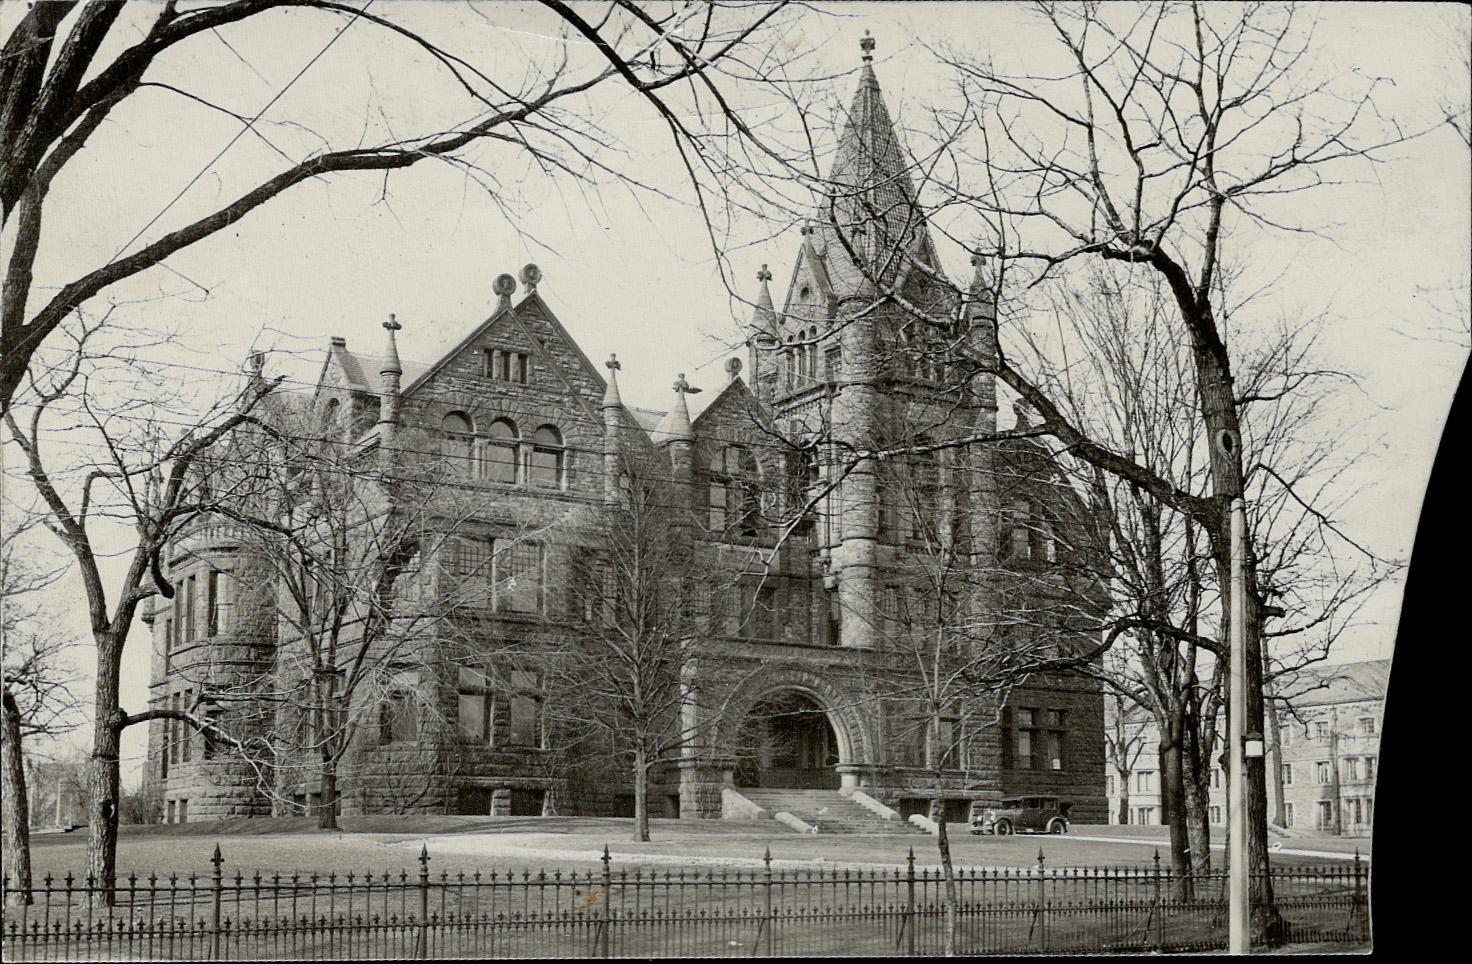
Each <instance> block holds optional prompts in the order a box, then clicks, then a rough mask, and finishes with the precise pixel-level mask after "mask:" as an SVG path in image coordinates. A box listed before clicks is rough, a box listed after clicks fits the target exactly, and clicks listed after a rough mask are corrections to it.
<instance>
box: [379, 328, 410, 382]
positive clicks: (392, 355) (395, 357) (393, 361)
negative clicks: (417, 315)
mask: <svg viewBox="0 0 1472 964" xmlns="http://www.w3.org/2000/svg"><path fill="white" fill-rule="evenodd" d="M403 327H404V326H403V325H401V324H399V320H398V319H397V318H395V317H394V316H393V314H390V315H389V316H388V321H385V322H384V323H383V329H384V331H387V332H388V345H387V346H385V348H384V351H383V365H382V367H381V368H379V370H378V373H379V374H380V375H387V374H390V373H392V374H394V375H402V374H403V373H404V366H403V365H401V364H400V363H399V345H398V340H397V339H396V338H394V332H396V331H399V330H400V329H402V328H403ZM395 385H397V382H396V383H395Z"/></svg>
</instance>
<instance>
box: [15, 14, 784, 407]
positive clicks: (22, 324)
mask: <svg viewBox="0 0 1472 964" xmlns="http://www.w3.org/2000/svg"><path fill="white" fill-rule="evenodd" d="M542 6H543V7H544V8H545V10H546V11H547V13H548V15H549V17H550V19H551V20H552V21H553V23H555V24H556V25H557V26H558V27H560V28H562V30H563V31H564V32H565V34H566V35H568V36H569V39H573V38H576V39H577V40H580V41H582V42H583V43H585V44H587V45H590V46H591V48H592V51H591V54H592V55H591V56H589V57H587V58H582V57H579V58H576V62H575V61H574V58H573V57H571V56H570V55H569V52H568V51H569V48H570V46H571V45H559V46H558V48H557V49H558V53H557V54H556V55H555V56H554V57H553V58H551V59H550V60H549V61H547V62H542V61H540V60H537V59H535V58H527V59H526V60H525V62H522V63H515V62H510V61H507V62H505V63H502V62H501V61H503V60H507V58H500V59H499V60H497V61H496V66H495V67H484V68H483V67H480V66H477V65H476V63H475V61H476V60H477V59H478V58H477V57H476V55H475V53H474V52H472V51H464V52H460V53H457V52H456V51H454V50H449V49H446V48H445V47H442V46H440V45H438V44H436V43H435V42H433V41H431V40H430V39H428V37H427V36H426V35H424V34H422V33H420V32H418V31H416V30H415V29H413V28H412V27H411V26H408V25H407V24H409V23H412V18H410V17H407V16H405V15H404V13H405V11H400V10H374V9H371V8H372V7H373V3H372V2H371V0H370V2H368V3H365V4H361V5H357V6H355V5H352V4H348V3H343V2H336V0H233V2H227V3H222V4H214V5H209V6H203V7H194V8H188V7H185V6H184V5H183V4H181V3H179V2H178V0H169V2H166V3H163V4H137V5H134V4H122V3H114V2H103V0H90V2H86V3H81V4H78V3H75V2H69V0H56V2H50V3H39V4H33V5H32V6H31V9H30V10H29V11H28V12H27V13H26V14H25V15H24V16H23V17H21V19H20V21H19V22H18V23H17V24H16V26H15V28H14V29H13V31H12V32H11V34H10V36H9V38H8V39H7V40H6V43H5V47H4V53H3V58H0V91H3V101H0V131H3V135H4V136H3V139H4V141H5V143H6V145H7V150H6V152H5V159H4V162H3V165H0V206H3V212H4V214H3V218H4V220H3V223H4V227H5V229H6V231H7V233H10V232H13V235H12V237H13V239H14V240H13V243H12V244H11V246H10V252H11V253H10V254H9V255H8V256H7V263H6V265H5V277H4V283H3V300H0V357H3V359H4V361H3V363H0V406H3V407H6V408H8V407H9V405H10V402H11V398H12V396H13V395H14V393H15V391H16V390H17V387H18V386H19V385H20V384H21V382H22V380H23V378H24V374H25V371H26V367H27V365H28V363H29V361H30V359H31V356H32V355H33V354H34V353H35V351H36V350H37V348H38V347H39V346H40V345H41V344H42V343H43V341H45V340H46V339H47V338H48V337H49V336H50V335H51V333H52V332H53V331H55V330H56V329H57V328H58V326H60V325H61V324H62V322H63V321H64V320H65V319H66V318H67V317H68V315H70V314H71V313H72V312H74V311H76V310H77V309H79V308H82V307H84V306H85V305H86V304H87V302H88V301H89V300H90V299H92V298H93V297H95V296H97V295H99V294H101V293H103V292H105V291H106V290H107V289H108V288H109V287H110V286H113V285H116V284H117V283H119V282H121V281H124V280H126V279H128V278H132V277H135V276H136V275H138V274H140V273H141V272H144V271H146V270H147V269H149V268H152V267H154V266H157V265H161V264H164V263H165V262H166V261H167V259H168V258H169V257H171V256H172V255H174V254H175V253H177V252H179V251H181V250H184V249H186V248H188V247H190V246H192V245H195V244H198V243H199V242H201V241H203V240H205V239H207V238H210V237H212V236H214V235H216V234H217V233H218V232H220V231H221V230H223V229H225V228H227V227H229V226H230V225H232V224H234V223H235V222H237V221H239V220H240V219H241V218H242V217H244V216H246V215H247V214H249V213H250V212H251V211H253V210H255V209H256V208H258V207H260V206H262V205H264V204H266V203H268V202H270V201H272V200H274V199H275V198H277V197H279V196H281V195H283V194H285V193H287V192H289V191H290V189H291V188H292V187H294V186H296V185H298V184H301V183H303V182H306V181H311V180H315V179H318V178H322V177H328V176H331V175H334V174H340V173H344V172H353V171H365V172H381V173H382V175H383V177H384V178H385V179H386V178H387V177H388V175H389V174H390V173H391V172H394V171H402V170H404V169H406V168H409V167H411V166H412V165H414V164H417V163H419V162H420V161H423V160H427V159H435V160H440V161H442V162H444V163H448V164H452V165H454V166H456V167H457V168H459V169H461V170H464V171H465V172H466V174H467V178H468V179H469V180H470V181H472V182H474V183H476V184H478V185H483V186H485V188H486V189H487V190H489V191H491V192H492V193H493V195H494V196H495V197H496V199H497V201H498V203H504V201H503V200H502V192H501V191H500V190H499V187H498V180H497V176H496V173H495V167H496V166H498V165H496V164H488V165H485V166H482V165H481V164H479V163H478V162H477V160H476V159H475V158H474V157H473V156H472V153H473V152H472V151H471V149H472V148H474V147H476V146H478V145H483V144H490V145H491V146H492V147H494V148H496V149H498V150H502V151H506V152H509V153H510V156H517V155H519V156H520V158H521V159H523V160H525V161H529V162H531V163H532V164H534V165H535V166H536V167H537V168H538V169H540V170H541V171H543V172H544V173H546V174H547V175H548V176H551V177H556V178H564V179H568V180H570V181H571V182H573V183H581V184H587V183H592V182H594V181H596V180H597V179H598V178H600V177H602V176H603V175H615V176H617V177H619V178H620V179H621V180H622V181H623V182H624V183H626V184H630V185H635V186H637V187H641V188H646V189H655V190H657V187H656V186H654V185H646V184H643V183H642V182H641V181H640V180H639V178H638V176H637V174H635V172H633V171H622V172H617V171H614V170H613V169H612V168H611V167H610V165H609V162H608V161H607V159H606V158H607V156H608V155H607V154H605V153H604V152H605V151H606V150H607V148H608V147H610V146H611V145H612V144H614V142H615V139H614V137H613V135H611V134H610V133H609V132H608V131H606V130H604V129H602V128H601V127H600V126H599V125H598V122H597V117H598V113H597V110H596V108H590V107H589V103H590V102H589V96H590V95H594V94H597V93H599V92H601V91H602V90H603V89H605V88H609V87H618V88H621V89H625V90H632V91H633V92H635V94H636V95H637V96H638V97H640V98H641V99H642V100H643V101H644V102H645V103H646V104H647V105H648V107H649V108H650V110H651V111H652V112H653V114H654V116H655V117H656V118H657V119H658V120H659V122H660V123H661V124H662V125H663V126H664V127H665V129H666V130H667V131H668V133H669V134H670V136H671V138H672V139H673V141H674V143H675V145H676V147H677V149H678V150H679V152H680V155H681V158H682V160H683V162H684V165H685V168H686V170H687V171H688V172H689V173H690V175H691V176H692V177H694V178H696V179H697V184H698V183H699V181H700V180H701V179H702V178H703V177H704V175H711V174H715V175H720V176H717V177H714V178H709V179H706V180H707V181H708V183H709V184H711V185H712V186H716V185H718V182H719V181H720V180H721V178H722V177H724V173H725V172H728V171H729V170H731V169H732V165H731V164H729V163H727V162H726V161H725V160H723V157H724V155H725V153H726V152H727V151H728V150H732V151H737V152H740V151H743V150H745V148H747V147H750V148H752V149H753V150H752V153H760V148H759V145H758V143H757V141H756V139H755V138H754V137H753V136H752V131H751V129H750V128H749V127H748V126H747V124H746V123H745V121H744V120H743V119H742V117H741V116H740V114H739V113H738V112H737V111H736V110H734V109H733V108H732V107H731V105H730V104H729V103H728V101H727V100H726V98H725V96H724V95H723V92H722V86H723V84H724V82H725V81H726V80H728V79H730V77H731V76H735V77H738V78H746V77H753V78H755V77H765V76H766V74H767V73H768V72H769V71H770V69H771V68H772V66H773V65H772V63H771V58H770V57H769V56H768V51H767V46H768V44H767V41H766V38H767V37H768V30H769V28H772V27H775V26H778V25H779V24H780V21H781V19H782V18H780V17H778V14H779V13H781V12H782V10H783V8H784V7H785V6H786V3H785V2H782V0H779V2H776V3H772V4H757V5H751V4H746V3H739V2H733V3H729V4H717V5H714V6H712V5H708V4H705V3H697V2H693V0H692V2H685V3H677V4H674V5H672V6H669V7H664V8H660V9H645V8H644V7H643V6H641V5H639V4H637V3H635V2H633V0H611V2H608V3H606V4H602V5H600V6H599V7H574V6H570V5H568V4H566V3H563V2H562V0H542ZM287 9H290V10H293V11H296V12H298V14H299V15H302V14H305V15H315V16H318V17H320V18H322V19H323V20H324V21H326V22H328V23H331V22H338V23H340V24H341V26H340V27H339V28H338V30H337V31H336V33H334V34H333V36H332V37H331V39H330V40H329V41H328V43H327V45H325V46H324V47H323V48H322V51H321V53H325V52H326V51H327V49H328V48H329V47H330V46H331V45H332V44H334V43H336V41H337V39H338V37H340V36H342V34H343V33H344V32H346V31H347V30H349V29H354V28H356V29H357V30H358V31H363V30H374V31H378V32H379V33H381V35H382V36H383V37H384V39H385V40H386V41H388V42H392V43H397V44H401V45H402V46H403V48H404V49H405V50H406V51H408V52H411V53H415V54H424V55H427V56H428V58H429V62H430V63H431V65H432V68H433V70H434V71H435V72H436V74H435V77H434V79H436V80H441V81H442V82H443V91H442V92H441V93H439V94H436V95H435V96H436V99H437V100H438V101H440V102H442V103H444V104H453V105H454V106H453V110H454V111H455V112H456V113H457V114H458V115H459V116H460V118H461V119H460V120H458V121H456V122H454V123H451V124H448V125H446V126H444V127H442V128H439V129H435V130H429V131H416V132H412V133H394V134H393V135H392V136H391V137H390V138H389V139H387V140H384V141H383V142H382V143H376V144H370V145H368V146H363V143H362V140H361V139H360V140H359V142H358V144H357V146H353V147H348V148H343V149H333V148H332V147H330V146H328V147H325V148H322V147H321V142H314V143H313V145H312V146H313V149H311V150H310V152H304V153H305V156H303V157H297V156H293V155H292V153H289V151H290V148H291V145H286V146H282V145H280V144H278V143H277V142H276V140H275V139H273V138H271V137H268V136H267V134H266V133H265V132H264V131H263V130H262V127H261V125H260V124H259V123H258V122H259V118H260V114H258V115H257V116H256V117H243V116H240V115H239V114H237V113H235V112H234V111H231V110H229V109H228V108H227V107H225V106H223V105H220V104H216V103H213V102H212V101H210V100H209V99H208V98H209V92H208V85H207V84H204V83H201V84H200V85H198V86H197V88H196V89H186V88H185V87H182V86H176V85H175V84H173V83H168V82H165V81H164V80H163V79H161V78H160V75H161V74H162V73H163V68H164V67H166V66H167V65H168V64H169V63H170V62H171V58H173V57H174V56H175V55H176V54H177V53H179V52H180V51H187V50H188V49H190V48H191V47H194V46H196V45H198V44H199V43H202V42H205V41H206V40H208V39H209V38H211V37H217V38H220V39H221V40H222V41H223V42H224V43H226V44H227V45H228V44H229V40H228V38H229V36H230V35H231V34H232V32H233V29H234V28H237V27H239V26H241V25H243V24H247V23H256V22H260V21H264V20H267V19H270V18H271V17H272V16H273V15H275V14H276V13H277V12H278V11H281V10H287ZM482 15H483V14H482ZM134 36H136V37H137V39H133V37H134ZM482 46H483V48H492V47H494V49H496V50H497V51H499V52H504V50H505V48H504V46H502V45H499V44H496V45H493V44H489V43H486V44H483V45H482ZM230 49H231V50H232V51H234V50H235V49H236V48H235V47H234V46H231V48H230ZM247 50H248V48H247ZM321 53H319V54H318V56H321ZM748 55H750V58H748ZM315 60H316V58H313V61H312V62H315ZM312 62H309V63H308V64H307V65H306V68H304V70H303V71H302V72H301V73H305V70H306V69H308V68H310V66H311V63H312ZM301 73H299V74H298V75H297V76H298V77H300V76H301ZM199 79H200V80H201V81H204V80H205V79H206V78H199ZM291 83H295V79H293V81H292V82H291ZM287 86H288V87H289V86H291V84H288V85H287ZM423 89H426V90H428V89H429V87H428V84H426V85H425V86H424V88H423ZM284 92H285V88H283V90H282V91H281V93H284ZM157 94H164V95H171V96H172V97H174V98H177V100H176V101H175V102H176V103H177V104H178V105H179V106H180V107H187V108H197V109H203V110H207V111H216V112H223V113H224V114H225V115H226V116H229V117H232V118H234V119H235V120H237V121H238V122H239V123H240V125H241V129H240V132H239V133H238V134H237V136H236V138H235V140H239V139H240V138H243V137H245V136H246V134H250V135H251V136H254V137H257V138H259V139H261V140H262V141H263V142H264V143H265V144H266V145H267V146H268V147H270V148H271V149H272V150H273V151H274V152H275V153H277V154H278V155H280V156H282V157H283V158H284V159H285V164H284V166H283V169H282V170H281V171H279V172H278V173H276V174H274V175H272V176H270V177H268V178H265V179H264V180H262V181H261V182H260V183H259V184H258V185H257V186H255V187H254V188H252V189H250V190H248V191H246V192H244V193H243V194H240V195H239V196H238V197H235V198H234V199H233V200H230V201H229V202H228V203H226V204H224V205H222V206H220V207H218V208H216V209H214V210H211V211H209V212H208V213H206V214H205V215H203V216H200V217H194V218H186V219H184V222H183V223H182V224H180V225H179V226H177V227H175V228H174V229H173V230H170V231H168V232H167V233H165V234H163V235H162V236H161V237H157V238H156V239H154V240H151V241H148V242H147V243H145V244H143V246H142V247H140V248H138V249H137V250H135V251H132V252H131V253H127V254H125V252H127V251H128V249H129V248H131V247H132V246H133V243H134V242H135V241H139V240H141V239H142V238H143V237H144V235H146V234H147V233H148V230H149V229H150V228H152V227H153V225H154V224H156V223H158V222H159V221H160V220H161V219H162V218H163V217H164V215H165V214H166V213H167V211H168V209H169V207H172V205H168V206H166V207H165V208H164V209H163V210H162V211H160V212H159V214H158V215H157V216H156V217H155V218H153V219H152V220H150V222H149V223H148V225H147V226H146V227H145V228H144V229H143V230H140V231H139V232H138V234H137V235H136V236H135V237H134V238H131V239H128V240H127V241H126V242H125V243H124V244H123V245H122V246H121V247H120V248H119V249H118V252H117V254H116V255H114V256H113V257H112V258H110V259H108V260H107V262H106V263H104V264H100V265H98V266H96V267H95V268H92V269H91V270H88V271H86V272H85V273H83V274H82V275H81V276H80V277H77V278H75V279H74V280H72V281H70V282H68V283H66V284H64V285H62V287H61V288H60V290H58V291H56V292H54V293H50V294H48V295H47V296H46V297H45V303H44V304H42V305H41V306H40V307H39V308H38V309H35V310H28V308H27V305H28V302H30V301H31V299H32V297H33V296H35V295H36V292H35V291H33V290H32V283H31V279H32V274H33V270H34V268H35V263H36V256H37V252H38V250H39V249H40V248H41V246H42V244H43V242H44V241H45V240H46V237H47V235H46V234H45V232H44V231H43V227H44V223H45V217H43V215H44V216H49V217H50V218H52V219H54V218H55V217H56V214H57V210H56V209H57V208H58V207H60V206H62V205H65V204H66V203H67V197H66V194H65V192H64V191H63V190H62V189H61V188H59V187H58V185H62V186H64V185H65V184H67V183H68V182H67V179H66V178H64V177H62V176H61V175H62V174H63V172H65V171H68V170H71V169H72V168H73V167H74V166H75V164H76V163H77V159H78V158H79V157H81V156H84V154H85V152H86V149H87V148H88V147H93V149H94V150H96V149H97V148H96V147H95V144H96V142H97V141H98V140H99V138H97V137H96V134H97V132H98V130H99V129H105V127H106V123H105V122H114V123H116V122H117V120H118V118H119V117H120V116H126V115H127V111H126V108H129V107H132V106H133V105H135V104H136V103H137V102H138V101H139V100H140V99H142V98H144V97H150V96H155V95H157ZM277 96H278V97H279V96H280V94H279V93H278V95H277ZM272 103H273V104H274V103H275V98H273V100H272ZM260 113H261V114H263V113H264V110H263V111H261V112H260ZM692 116H696V117H703V118H710V119H711V120H712V121H713V123H712V125H711V128H710V132H711V136H706V135H705V132H704V128H703V127H697V126H693V125H692V124H691V122H690V120H689V118H690V117H692ZM717 118H718V119H717ZM287 123H291V122H290V121H288V122H287ZM297 124H298V126H300V121H299V120H298V121H297ZM728 125H729V129H733V130H734V131H735V132H736V133H737V135H738V140H740V141H742V142H743V143H742V145H736V146H732V145H731V144H730V143H729V140H728V138H727V137H726V135H727V133H728ZM331 134H332V132H327V135H325V137H330V136H331ZM318 136H324V135H318ZM234 142H235V141H232V142H231V143H232V144H233V143H234ZM319 148H320V149H319ZM226 150H228V147H227V148H226ZM221 153H222V154H223V151H222V152H221ZM768 156H771V157H776V155H775V154H770V153H769V155H768ZM217 159H218V158H217ZM212 163H213V162H212ZM207 170H208V166H207V167H206V169H205V170H204V171H201V172H200V173H201V175H203V174H204V173H205V172H206V171H207ZM191 183H192V182H191ZM385 183H386V181H385ZM717 189H718V190H719V187H718V186H717ZM184 190H186V191H187V190H188V185H186V186H185V189H184ZM182 193H183V192H182V191H181V195H182Z"/></svg>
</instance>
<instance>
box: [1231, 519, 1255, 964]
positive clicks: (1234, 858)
mask: <svg viewBox="0 0 1472 964" xmlns="http://www.w3.org/2000/svg"><path fill="white" fill-rule="evenodd" d="M1231 511H1232V626H1231V637H1230V646H1231V657H1230V664H1229V667H1228V669H1229V673H1230V681H1229V683H1228V686H1229V688H1230V693H1231V700H1230V701H1229V703H1228V706H1227V763H1228V768H1229V770H1230V778H1229V780H1230V783H1229V787H1230V791H1231V800H1230V801H1229V813H1230V814H1231V825H1230V827H1229V828H1228V851H1227V872H1228V874H1229V875H1230V880H1229V892H1228V909H1227V910H1228V927H1227V952H1228V953H1229V954H1246V953H1247V950H1248V945H1249V943H1250V931H1249V926H1250V923H1249V921H1248V913H1249V910H1248V906H1247V899H1248V880H1249V877H1248V868H1247V761H1246V759H1245V758H1244V756H1243V752H1242V751H1243V748H1244V742H1245V739H1244V738H1245V737H1246V735H1247V734H1246V723H1247V687H1246V685H1245V681H1246V679H1247V653H1246V647H1245V646H1243V645H1242V637H1243V632H1242V630H1243V624H1244V623H1245V622H1246V619H1247V599H1246V589H1247V587H1246V580H1244V579H1243V571H1242V570H1243V565H1244V563H1245V562H1246V559H1245V558H1244V556H1245V546H1244V545H1243V544H1244V543H1245V542H1246V537H1247V533H1246V529H1247V520H1246V512H1245V511H1244V510H1243V508H1242V500H1241V499H1240V498H1235V499H1233V500H1232V510H1231Z"/></svg>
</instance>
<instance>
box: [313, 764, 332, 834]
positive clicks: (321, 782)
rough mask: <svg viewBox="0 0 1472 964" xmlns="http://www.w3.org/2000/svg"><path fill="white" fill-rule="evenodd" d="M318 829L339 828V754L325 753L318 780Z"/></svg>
mask: <svg viewBox="0 0 1472 964" xmlns="http://www.w3.org/2000/svg"><path fill="white" fill-rule="evenodd" d="M317 829H319V830H336V829H337V755H336V754H335V753H333V754H323V758H322V774H321V776H320V777H319V778H318V780H317Z"/></svg>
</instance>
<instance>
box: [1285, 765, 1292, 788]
mask: <svg viewBox="0 0 1472 964" xmlns="http://www.w3.org/2000/svg"><path fill="white" fill-rule="evenodd" d="M1283 786H1285V787H1291V786H1293V764H1291V763H1285V764H1283Z"/></svg>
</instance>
